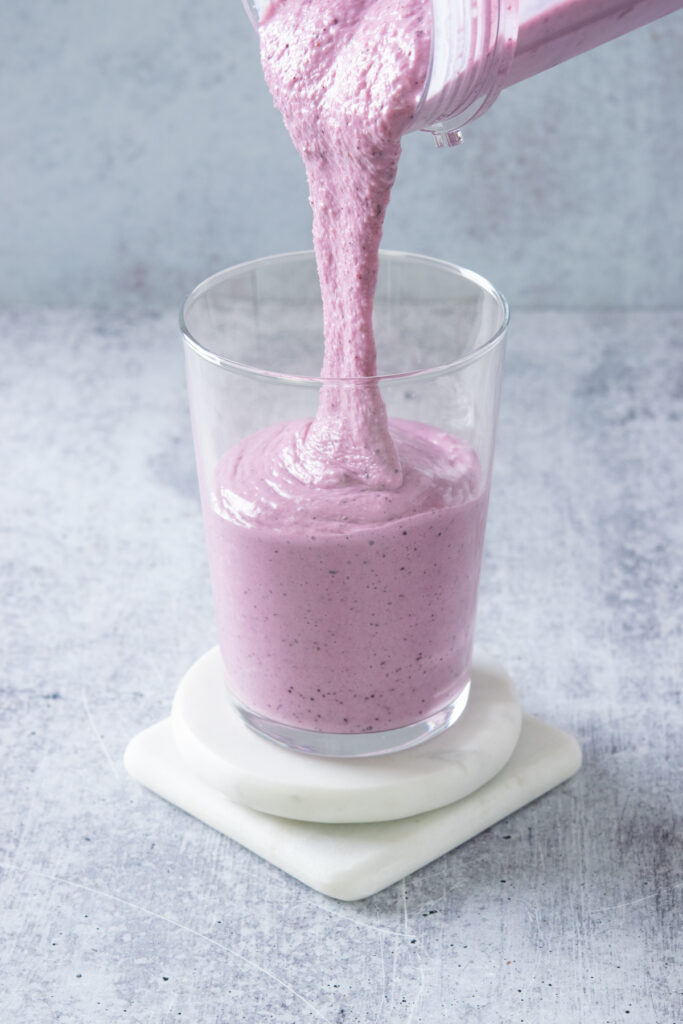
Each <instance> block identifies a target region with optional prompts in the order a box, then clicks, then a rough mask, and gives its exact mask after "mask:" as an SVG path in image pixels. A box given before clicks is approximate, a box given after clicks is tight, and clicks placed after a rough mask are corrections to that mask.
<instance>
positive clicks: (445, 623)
mask: <svg viewBox="0 0 683 1024" xmlns="http://www.w3.org/2000/svg"><path fill="white" fill-rule="evenodd" d="M311 429H312V424H311V421H303V422H299V423H287V424H283V425H281V426H278V427H275V428H269V429H267V430H264V431H261V432H259V433H257V434H254V435H252V436H251V437H248V438H247V439H246V440H245V441H244V442H243V443H242V444H240V445H238V446H237V447H235V448H233V449H232V450H230V451H229V452H227V453H226V455H225V456H224V457H223V459H222V460H221V462H220V464H219V466H218V467H217V470H216V479H215V486H214V491H213V508H212V509H211V510H207V520H208V523H207V525H208V536H209V557H210V562H211V567H212V578H213V586H214V598H215V603H216V608H217V612H218V621H219V629H220V642H221V650H222V653H223V659H224V662H225V665H226V669H227V672H228V677H229V684H230V689H231V690H232V692H233V694H234V695H235V696H236V697H237V699H238V700H239V701H240V702H241V703H242V704H244V705H245V706H246V707H248V708H249V709H251V710H255V711H257V712H259V713H261V714H263V715H265V716H266V717H267V718H270V719H273V720H275V721H278V722H282V723H284V724H286V725H292V726H298V727H300V728H305V729H312V730H321V731H326V732H349V733H353V732H355V733H359V732H372V731H378V730H384V729H396V728H399V727H401V726H405V725H408V724H410V723H412V722H416V721H419V720H421V719H424V718H427V717H428V716H429V715H431V714H433V713H434V712H436V711H439V710H440V709H441V708H443V707H445V706H446V705H447V704H449V702H450V701H451V700H453V698H454V696H455V695H457V694H458V693H459V692H460V691H461V690H462V688H463V687H464V686H465V685H466V683H467V681H468V678H469V676H468V672H469V662H470V656H471V649H472V634H473V628H474V615H475V607H476V597H477V584H478V580H479V566H480V561H481V550H482V544H483V539H484V526H485V521H486V506H487V498H488V494H487V490H486V488H485V486H484V484H483V480H482V473H481V469H480V466H479V462H478V460H477V457H476V455H475V454H474V452H473V451H472V449H471V448H470V447H469V446H468V445H467V444H465V443H464V442H462V441H459V440H458V439H457V438H454V437H451V436H450V435H448V434H444V433H442V432H441V431H438V430H435V429H434V428H432V427H428V426H426V425H425V424H421V423H412V422H408V421H405V420H391V421H389V429H390V434H391V438H392V442H393V444H394V447H395V450H396V452H397V455H398V458H399V460H400V463H401V466H402V478H403V482H402V485H401V487H400V488H399V489H394V490H375V489H372V488H369V487H367V486H365V485H364V484H359V483H354V484H348V485H346V486H342V487H335V488H320V487H315V486H311V485H309V484H305V483H302V482H301V481H300V479H299V478H298V476H296V475H295V474H292V473H291V472H290V471H289V469H288V468H287V467H288V466H289V465H291V464H292V461H293V460H294V459H295V458H296V454H295V453H296V451H297V449H298V448H299V447H300V446H301V445H302V444H305V443H306V438H307V435H308V434H309V433H310V430H311Z"/></svg>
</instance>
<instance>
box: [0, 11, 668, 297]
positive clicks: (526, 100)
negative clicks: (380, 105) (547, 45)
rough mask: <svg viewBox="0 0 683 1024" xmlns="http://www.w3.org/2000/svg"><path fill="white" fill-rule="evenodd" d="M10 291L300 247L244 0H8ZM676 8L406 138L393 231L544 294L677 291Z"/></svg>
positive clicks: (0, 185) (389, 236) (290, 178)
mask: <svg viewBox="0 0 683 1024" xmlns="http://www.w3.org/2000/svg"><path fill="white" fill-rule="evenodd" d="M0 43H1V53H2V59H1V60H0V124H2V146H1V147H0V203H1V204H2V207H3V217H2V232H0V305H2V306H5V307H10V308H17V307H19V308H25V307H27V306H28V307H30V306H35V305H50V306H55V305H57V306H63V305H73V304H78V305H97V306H100V307H102V306H105V307H117V306H120V305H122V306H126V307H129V308H144V309H151V308H161V307H168V306H173V305H177V304H178V303H179V301H180V297H181V296H183V294H184V293H185V292H187V291H188V290H189V289H190V288H191V287H192V286H193V285H194V284H195V283H197V282H198V281H199V280H201V279H202V278H203V277H205V276H207V275H208V274H209V273H212V272H213V271H215V270H217V269H220V268H221V267H223V266H227V265H229V264H231V263H235V262H240V261H242V260H245V259H250V258H253V257H257V256H262V255H266V254H268V253H273V252H282V251H289V250H292V249H301V248H308V247H310V211H309V208H308V203H307V189H306V184H305V180H304V174H303V169H302V167H301V165H300V162H299V159H298V156H297V154H296V153H295V152H294V150H293V147H292V146H291V143H290V141H289V139H288V137H287V136H286V133H285V131H284V129H283V127H282V125H281V123H280V118H279V115H278V114H277V113H276V112H275V111H274V109H273V107H272V104H271V101H270V96H269V94H268V92H267V90H266V87H265V85H264V83H263V81H262V78H261V72H260V65H259V60H258V51H257V41H256V36H255V33H254V32H253V30H252V28H251V26H250V24H249V22H248V20H247V17H246V15H245V14H244V12H243V9H242V6H241V4H240V2H239V0H223V2H218V0H192V2H190V0H167V2H164V3H153V2H149V3H142V4H141V3H136V2H133V0H121V2H118V3H104V2H103V0H99V2H95V3H87V2H86V0H61V2H55V0H36V2H34V3H31V4H26V3H23V2H20V0H5V3H4V4H3V10H2V16H1V18H0ZM682 52H683V12H678V13H676V14H674V15H671V16H669V17H668V18H666V19H664V20H662V21H660V22H658V23H655V24H653V25H651V26H649V27H646V28H644V29H641V30H639V31H638V32H636V33H633V34H631V35H630V36H629V37H624V38H622V39H620V40H616V41H614V42H613V43H610V44H608V45H607V46H604V47H602V48H600V49H599V50H596V51H593V52H592V53H589V54H586V55H584V56H582V57H580V58H577V59H575V60H574V61H572V62H569V63H568V64H565V65H563V66H561V67H558V68H556V69H553V70H552V71H549V72H547V73H545V74H544V75H542V76H539V77H538V78H536V79H534V80H531V81H528V82H524V83H521V84H520V85H518V86H515V87H514V88H513V89H511V90H509V91H508V92H506V93H505V94H503V95H502V96H501V97H500V98H499V100H498V102H497V103H496V105H495V106H494V107H493V109H492V110H491V111H489V113H488V114H486V116H485V117H484V118H482V119H481V120H480V121H479V122H477V123H476V124H475V125H473V126H471V127H470V128H469V129H468V130H467V131H466V141H465V145H464V146H463V147H461V148H460V149H459V150H458V151H455V152H437V151H436V150H435V149H434V146H433V143H432V141H431V139H430V138H429V137H427V136H424V135H415V136H410V137H408V138H407V139H406V143H405V155H404V158H403V163H402V166H401V169H400V173H399V181H398V183H397V185H396V191H395V198H394V201H393V204H392V206H391V207H390V210H389V213H388V216H387V223H386V231H385V245H386V246H387V247H388V248H398V249H407V250H411V251H416V252H423V253H426V254H429V255H434V256H439V257H442V258H445V259H449V260H452V261H454V262H458V263H460V264H462V265H464V266H469V267H471V268H472V269H474V270H477V271H479V272H480V273H483V274H484V275H486V276H488V277H489V278H490V279H491V280H493V281H494V282H495V283H496V284H497V285H498V287H500V288H501V289H502V290H503V291H505V292H506V294H507V295H508V297H509V299H510V300H511V302H512V303H513V304H514V305H516V306H519V305H520V304H525V305H533V306H539V305H540V306H544V307H553V306H555V307H557V306H563V307H575V306H592V307H595V306H610V307H612V306H619V307H621V306H646V307H652V306H662V305H665V306H670V305H676V304H678V303H679V302H680V300H681V271H682V268H681V253H682V252H683V186H682V185H681V167H683V103H681V97H682V96H683V61H682V60H681V53H682Z"/></svg>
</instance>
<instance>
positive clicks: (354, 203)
mask: <svg viewBox="0 0 683 1024" xmlns="http://www.w3.org/2000/svg"><path fill="white" fill-rule="evenodd" d="M429 19H430V6H429V4H426V3H424V2H423V0H400V2H398V3H397V2H396V0H343V2H342V0H316V2H313V3H312V2H310V0H276V2H274V3H272V4H270V5H269V6H268V7H267V9H266V10H265V11H264V13H263V16H262V18H261V23H260V29H259V31H260V39H261V56H262V62H263V68H264V73H265V77H266V80H267V82H268V85H269V87H270V89H271V92H272V94H273V97H274V100H275V104H276V106H277V107H278V108H279V109H280V111H281V112H282V115H283V117H284V120H285V124H286V126H287V128H288V130H289V132H290V134H291V136H292V139H293V141H294V144H295V146H296V148H297V149H298V151H299V153H300V154H301V156H302V158H303V160H304V163H305V166H306V173H307V176H308V182H309V188H310V198H311V205H312V208H313V238H314V245H315V253H316V261H317V267H318V276H319V280H320V287H321V294H322V302H323V314H324V334H325V347H324V357H323V359H322V372H321V377H322V378H324V379H325V381H327V382H328V383H325V384H324V385H323V386H322V388H321V390H320V401H319V406H318V410H317V414H316V415H315V417H314V418H312V419H308V420H301V421H297V422H289V423H283V424H280V425H278V426H276V427H271V428H268V429H266V430H264V431H261V432H259V433H257V434H254V435H252V436H250V437H247V438H246V439H245V440H244V441H242V442H241V443H240V444H239V445H238V446H236V447H235V448H233V449H231V450H230V451H228V452H227V453H226V454H225V455H224V457H223V458H222V459H221V461H220V463H219V465H218V466H217V467H216V469H215V475H214V481H213V490H212V497H211V505H210V507H208V508H207V510H206V513H207V520H208V522H207V533H208V537H209V545H210V562H211V567H212V579H213V586H214V596H215V602H216V607H217V611H218V619H219V629H220V641H221V649H222V653H223V660H224V662H225V665H226V670H227V673H228V678H229V683H230V687H231V690H232V692H233V694H234V695H235V696H236V697H237V699H238V700H239V701H240V702H241V703H242V704H243V705H244V706H245V707H246V708H248V709H249V710H250V711H253V712H256V713H257V714H260V715H262V716H264V717H266V718H269V719H272V720H275V721H278V722H281V723H285V724H287V725H289V726H294V727H299V728H303V729H308V730H317V731H322V732H335V733H367V732H377V731H384V730H389V729H396V728H400V727H402V726H405V725H408V724H412V723H415V722H417V721H420V720H423V719H425V718H427V717H428V716H430V715H432V714H433V713H434V712H437V711H439V710H440V709H443V708H445V707H447V706H448V705H449V704H450V703H451V702H453V701H454V699H455V698H456V697H457V695H458V694H459V693H460V692H461V691H462V690H463V688H464V687H465V686H466V685H467V682H468V673H469V663H470V657H471V648H472V634H473V627H474V615H475V604H476V593H477V585H478V577H479V567H480V562H481V552H482V545H483V537H484V524H485V518H486V505H487V499H488V491H487V486H486V482H485V476H486V474H485V473H483V472H482V470H481V468H480V465H479V461H478V459H477V456H476V454H475V452H474V451H473V450H472V448H471V447H470V446H469V445H468V444H466V443H465V442H464V441H462V440H459V439H457V438H455V437H452V436H450V435H449V434H446V433H444V432H442V431H440V430H437V429H436V428H434V427H431V426H427V425H425V424H423V423H416V422H412V421H406V420H394V419H390V418H389V417H388V415H387V411H386V409H385V406H384V402H383V400H382V396H381V393H380V389H379V386H378V384H377V383H376V382H373V381H372V380H370V381H368V380H365V381H363V382H358V383H357V385H355V386H349V384H348V380H349V378H352V379H358V378H373V377H374V376H375V375H376V374H377V363H376V352H375V343H374V338H373V329H372V309H373V296H374V292H375V286H376V282H377V273H378V250H379V243H380V237H381V233H382V225H383V221H384V215H385V211H386V207H387V203H388V201H389V194H390V191H391V187H392V185H393V182H394V179H395V176H396V170H397V166H398V160H399V155H400V151H401V137H402V135H403V134H405V132H406V131H407V130H408V128H409V126H410V123H411V120H412V118H413V116H414V113H415V109H416V106H417V103H418V100H419V97H420V95H421V92H422V88H423V83H424V80H425V76H426V73H427V66H428V62H429V50H430V40H429V35H430V25H429ZM321 355H322V353H321ZM341 379H344V380H345V381H346V383H345V384H339V383H335V381H339V380H341Z"/></svg>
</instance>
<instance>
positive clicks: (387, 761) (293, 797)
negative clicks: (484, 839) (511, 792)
mask: <svg viewBox="0 0 683 1024" xmlns="http://www.w3.org/2000/svg"><path fill="white" fill-rule="evenodd" d="M471 678H472V687H471V692H470V698H469V701H468V704H467V707H466V708H465V711H464V712H463V714H462V716H461V717H460V718H459V719H458V721H457V722H456V723H455V724H454V725H452V726H451V728H450V729H447V730H446V731H445V732H443V733H441V734H440V735H438V736H435V737H434V738H433V739H431V740H427V741H426V742H425V743H422V744H420V745H419V746H416V747H412V748H411V749H409V750H402V751H400V752H399V753H396V754H383V755H376V756H373V757H363V758H357V759H349V758H328V757H312V756H311V755H310V754H301V753H296V752H294V751H291V750H286V749H285V748H283V747H280V746H278V745H277V744H275V743H273V742H271V741H270V740H267V739H264V738H262V737H261V736H258V735H257V734H256V733H254V732H252V731H251V730H250V729H248V728H247V727H246V725H245V724H244V722H243V720H242V718H241V717H240V715H239V713H238V712H237V711H236V710H235V708H234V706H233V705H232V703H231V701H230V699H229V697H228V694H227V690H226V685H225V679H224V670H223V664H222V661H221V656H220V652H219V650H218V648H217V647H215V648H213V650H211V651H208V652H207V653H206V654H205V655H203V657H201V658H200V659H199V660H198V661H197V662H196V663H195V664H194V665H193V666H192V668H191V669H190V671H189V672H188V673H187V675H186V676H185V677H184V678H183V680H182V681H181V683H180V685H179V687H178V691H177V693H176V697H175V700H174V702H173V710H172V713H171V723H172V729H173V737H174V739H175V743H176V746H177V748H178V750H179V752H180V754H181V755H182V757H183V759H184V760H185V762H186V763H187V765H188V767H189V768H190V769H191V771H192V772H193V773H194V774H195V775H196V776H197V777H198V778H199V779H201V780H202V781H203V782H205V783H206V784H207V785H209V786H210V787H211V788H212V789H216V790H219V791H220V792H221V793H223V794H224V795H225V796H228V797H229V798H230V799H231V800H233V801H235V802H236V803H239V804H244V805H246V806H247V807H252V808H254V809H255V810H258V811H265V812H266V813H268V814H277V815H279V816H281V817H284V818H296V819H297V820H304V821H318V822H327V823H342V822H344V823H348V822H376V821H391V820H394V819H396V818H407V817H411V816H413V815H415V814H419V813H422V812H424V811H431V810H434V809H435V808H437V807H443V806H444V805H445V804H450V803H453V801H455V800H460V799H461V798H462V797H465V796H467V795H468V794H469V793H472V792H474V790H477V789H479V788H480V787H481V786H483V785H484V783H486V782H488V780H489V779H491V778H493V776H494V775H497V773H498V772H499V771H500V770H501V768H502V767H503V765H504V764H505V762H506V761H507V760H508V758H509V757H510V755H511V754H512V752H513V750H514V749H515V746H516V744H517V741H518V739H519V734H520V729H521V727H522V709H521V707H520V705H519V701H518V700H517V697H516V695H515V690H514V687H513V685H512V682H511V680H510V678H509V676H508V675H507V673H506V671H505V669H504V668H503V667H502V665H500V664H498V662H496V661H493V659H491V658H488V657H486V656H485V655H483V654H481V653H476V654H475V657H474V659H473V664H472V674H471Z"/></svg>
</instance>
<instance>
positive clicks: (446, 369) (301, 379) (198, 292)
mask: <svg viewBox="0 0 683 1024" xmlns="http://www.w3.org/2000/svg"><path fill="white" fill-rule="evenodd" d="M379 255H380V261H382V260H384V261H385V262H386V261H392V260H399V259H400V260H405V259H407V260H409V261H412V262H415V263H423V264H428V265H430V266H433V267H435V268H436V267H438V268H440V269H442V270H447V271H449V272H450V273H451V274H452V275H453V276H454V277H459V278H463V279H465V280H466V281H469V282H470V283H471V284H474V285H476V286H477V287H478V288H479V289H480V290H481V291H483V292H486V294H487V295H488V296H489V297H490V298H492V299H493V301H494V302H495V303H496V305H497V306H498V308H499V310H500V313H501V323H500V325H499V327H498V329H497V330H496V331H495V332H494V333H493V334H492V335H491V336H490V337H489V338H487V339H486V340H485V341H484V342H482V343H481V345H478V346H477V348H475V349H474V350H473V351H472V352H468V353H467V355H464V356H460V358H458V359H454V360H451V361H450V362H447V363H440V364H438V365H437V366H429V367H425V368H423V369H419V370H405V371H402V372H400V373H380V374H376V375H375V376H372V377H320V376H306V375H302V374H291V373H284V372H281V371H279V370H265V369H263V368H261V367H258V366H251V365H250V364H249V363H242V362H239V361H238V360H235V359H227V358H226V357H225V356H221V355H219V354H218V353H217V352H213V351H212V350H211V349H210V348H209V347H208V346H206V345H203V344H202V343H201V342H200V341H199V340H198V339H197V338H196V337H194V335H193V334H192V332H191V331H190V329H189V327H188V325H187V319H188V312H189V309H190V306H191V304H193V303H194V302H195V301H196V300H197V299H199V298H200V297H201V296H202V295H205V294H206V293H207V292H208V291H210V290H211V289H212V288H213V287H215V286H216V285H217V284H219V283H221V282H222V281H224V280H227V279H228V278H230V277H236V276H238V275H240V274H243V273H245V272H246V271H249V270H252V269H254V268H256V267H259V266H263V265H264V264H267V263H279V262H285V261H289V260H294V259H302V258H306V259H311V258H313V259H314V258H315V254H314V252H313V250H312V249H300V250H296V251H294V252H285V253H276V254H274V255H271V256H261V257H259V258H258V259H255V260H247V261H245V262H243V263H236V264H234V265H233V266H230V267H225V268H224V269H223V270H219V271H217V272H216V273H215V274H211V276H210V277H207V278H205V279H204V280H203V281H201V282H200V283H199V284H198V285H197V286H196V287H195V288H193V289H192V291H191V292H190V294H189V295H188V296H187V298H186V299H185V301H184V303H183V304H182V306H181V308H180V314H179V323H180V331H181V333H182V335H183V340H184V342H185V344H186V345H187V346H188V348H189V349H191V350H192V351H193V352H195V353H196V354H197V355H199V356H201V358H202V359H204V360H206V362H208V363H212V364H213V365H215V366H219V367H221V368H222V369H224V370H229V371H230V372H232V373H240V374H246V375H247V376H250V377H257V378H263V379H268V380H274V381H278V382H280V383H284V384H300V385H303V386H306V387H310V386H312V385H313V386H321V385H330V384H335V385H338V386H349V385H359V384H366V385H367V384H380V383H382V382H384V381H396V380H401V381H405V380H414V379H415V378H424V377H433V376H442V375H443V374H446V373H453V372H456V371H458V370H460V369H463V368H464V367H466V366H469V365H470V364H472V363H475V362H477V361H478V360H479V359H481V358H483V356H485V355H487V354H488V353H489V352H491V351H492V350H493V349H495V348H496V347H497V346H498V345H499V344H500V343H501V341H502V340H503V338H504V337H505V334H506V332H507V329H508V327H509V324H510V306H509V304H508V301H507V299H506V298H505V296H504V295H503V294H502V292H499V291H498V289H497V288H495V287H494V286H493V285H492V284H491V282H490V281H488V280H487V279H486V278H485V277H482V275H481V274H477V273H475V271H473V270H467V269H466V268H465V267H460V266H458V265H457V264H456V263H450V262H448V260H441V259H437V258H436V257H433V256H423V255H420V254H419V253H411V252H403V251H400V250H394V249H380V251H379ZM321 342H322V332H321ZM322 355H323V353H322V348H321V352H320V358H321V361H322Z"/></svg>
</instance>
